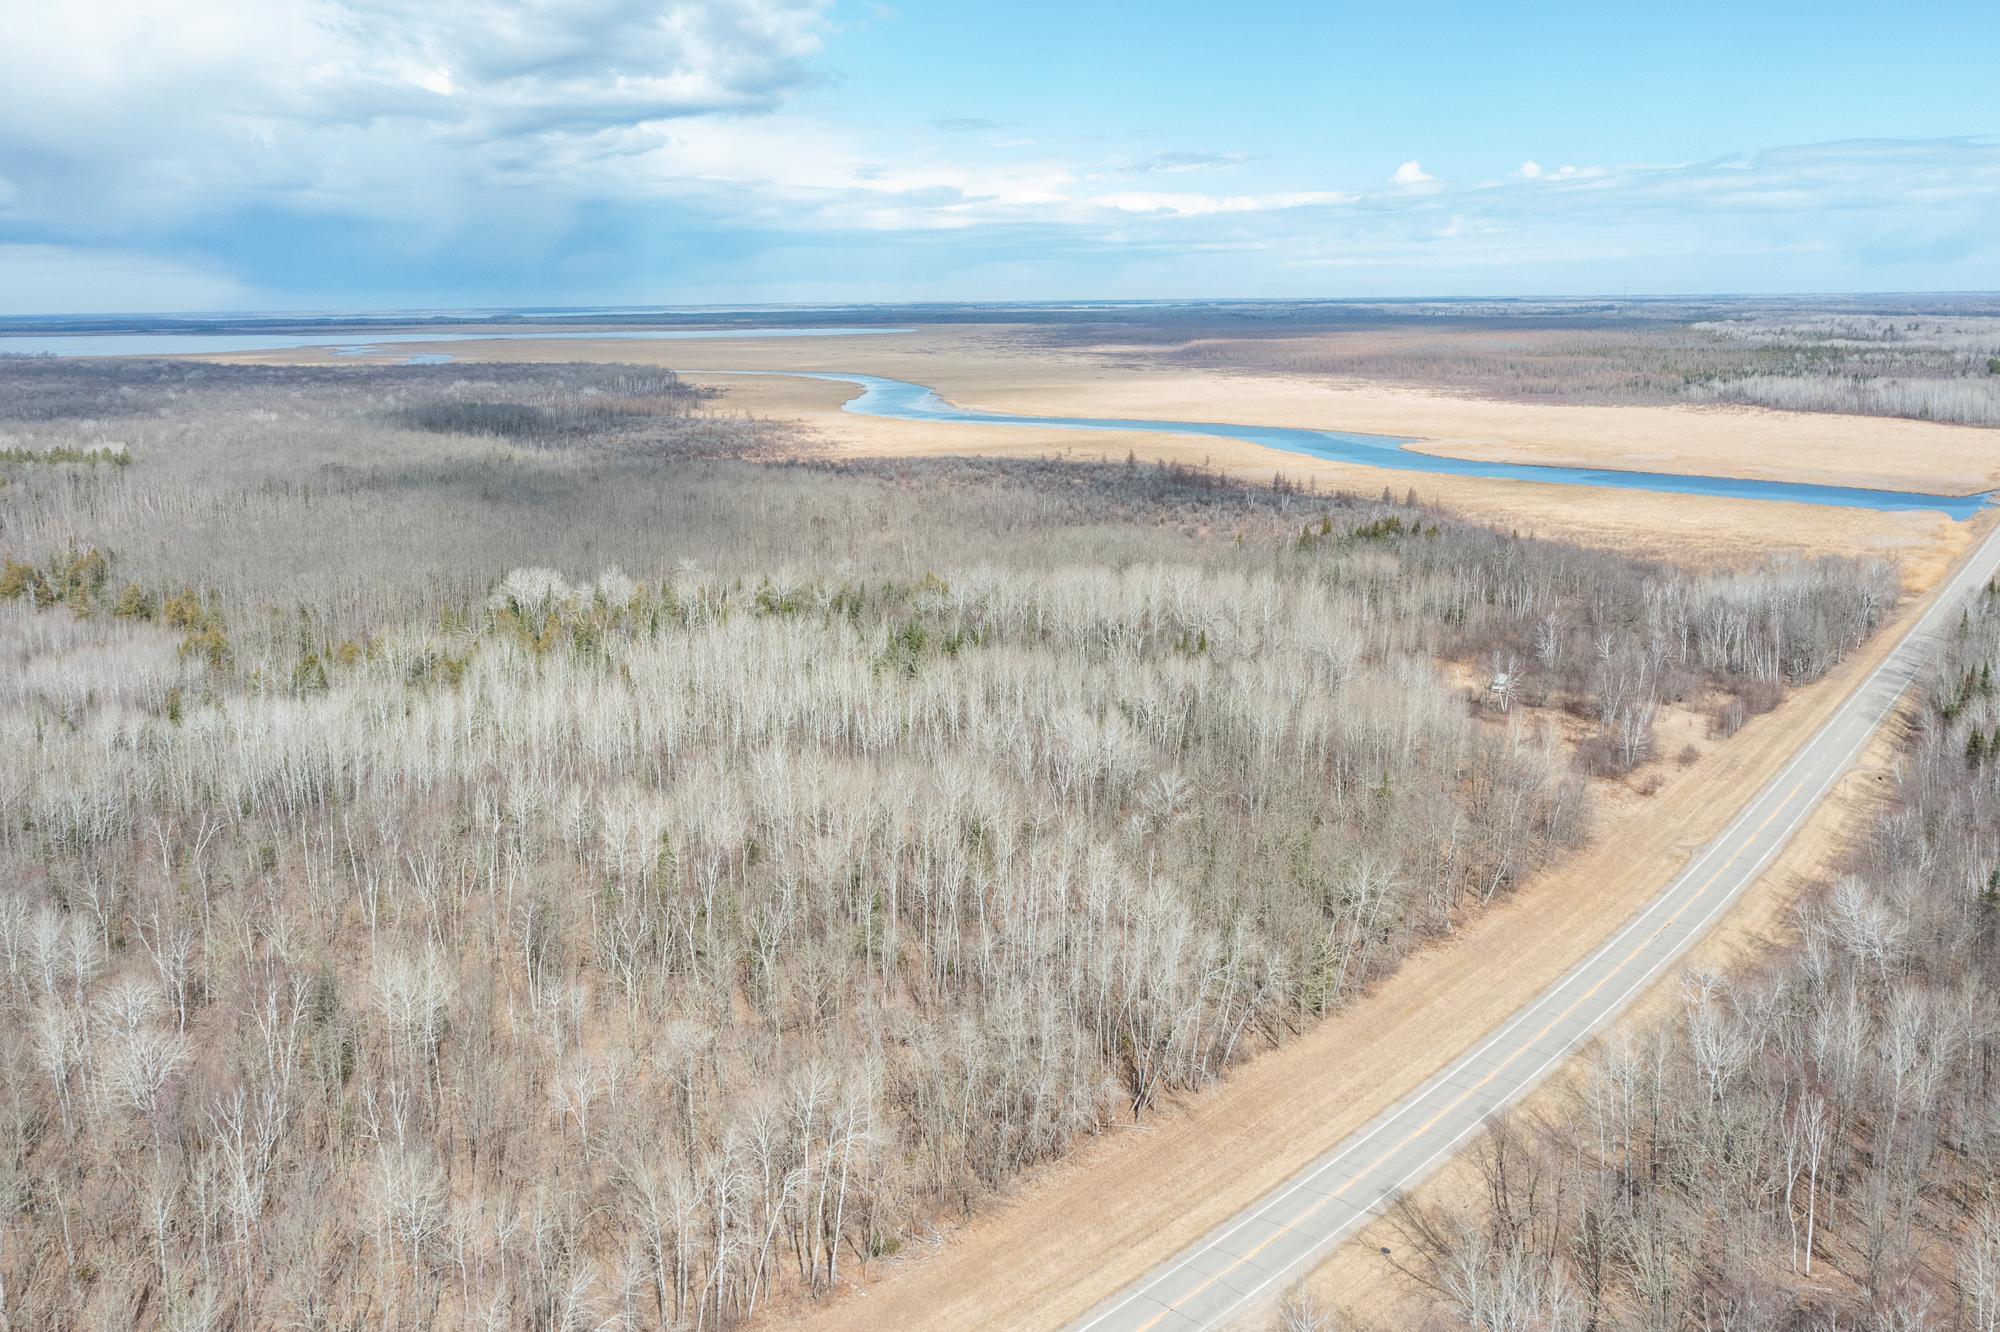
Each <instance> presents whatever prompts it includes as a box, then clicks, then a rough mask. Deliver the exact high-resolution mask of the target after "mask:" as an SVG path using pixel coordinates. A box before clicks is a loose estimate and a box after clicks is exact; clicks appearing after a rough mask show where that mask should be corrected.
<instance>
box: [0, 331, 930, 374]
mask: <svg viewBox="0 0 2000 1332" xmlns="http://www.w3.org/2000/svg"><path fill="white" fill-rule="evenodd" d="M910 331H911V330H910V329H907V328H712V329H711V328H698V329H651V328H648V329H629V328H626V329H610V330H600V331H584V330H572V329H565V330H563V331H561V332H553V333H463V332H460V333H437V332H429V333H395V332H379V331H376V330H373V329H371V330H369V331H367V332H363V333H7V334H0V355H7V354H10V353H11V354H13V355H17V356H198V355H201V354H202V353H204V352H253V351H290V350H292V349H293V348H297V347H331V348H333V349H334V350H335V351H336V352H338V353H342V354H345V355H350V356H369V355H374V354H376V351H377V349H379V348H382V347H402V346H407V345H409V344H411V343H420V342H422V343H428V342H526V341H534V342H559V341H577V342H582V341H589V342H684V341H691V340H694V339H714V340H721V339H724V338H842V337H857V336H860V335H862V334H866V333H908V332H910ZM450 359H451V358H450V357H449V356H446V357H445V358H444V360H446V361H449V360H450ZM409 364H413V365H435V364H441V362H438V361H432V360H427V359H425V360H420V359H418V358H415V357H412V358H411V360H410V362H409Z"/></svg>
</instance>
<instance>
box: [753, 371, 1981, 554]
mask: <svg viewBox="0 0 2000 1332" xmlns="http://www.w3.org/2000/svg"><path fill="white" fill-rule="evenodd" d="M737 373H747V374H761V373H772V372H766V371H740V372H737ZM788 373H789V376H790V377H793V378H800V379H825V380H832V381H834V382H835V383H842V384H854V385H858V386H859V387H860V389H861V392H860V394H859V395H857V396H855V397H853V398H850V399H848V401H847V403H846V405H845V408H846V410H847V411H850V412H854V413H857V414H858V415H861V416H886V417H893V418H895V419H897V420H902V421H941V422H954V423H958V424H963V425H994V426H1031V427H1035V428H1040V429H1048V428H1057V429H1063V430H1106V431H1124V432H1134V431H1145V432H1147V433H1149V434H1168V435H1210V436H1218V437H1220V438H1223V439H1240V440H1245V441H1248V442H1249V443H1252V444H1262V445H1264V446H1266V447H1268V448H1273V449H1282V450H1284V451H1285V452H1287V453H1300V454H1305V455H1307V456H1308V457H1313V458H1328V459H1331V460H1333V461H1335V462H1344V463H1355V464H1359V465H1360V466H1363V467H1382V468H1388V469H1391V470H1394V471H1398V472H1425V473H1430V474H1433V475H1438V476H1468V477H1480V478H1485V479H1490V480H1496V481H1539V482H1543V483H1545V484H1549V485H1558V486H1600V487H1604V488H1606V489H1610V490H1649V491H1653V492H1655V493H1658V494H1666V495H1708V496H1714V497H1718V498H1723V499H1751V500H1781V501H1787V502H1790V503H1793V504H1819V505H1830V506H1833V507H1838V508H1846V509H1878V510H1883V511H1888V512H1901V511H1909V510H1935V511H1937V512H1939V513H1944V514H1948V515H1950V516H1951V517H1952V518H1953V519H1957V520H1961V521H1962V520H1964V519H1966V518H1970V517H1972V516H1973V515H1974V514H1976V513H1978V512H1979V511H1980V510H1982V509H1984V508H1985V507H1986V505H1987V502H1988V500H1989V498H1990V496H1989V495H1986V494H1979V495H1924V494H1918V493H1916V492H1913V491H1902V490H1863V489H1859V488H1856V487H1850V486H1819V485H1808V484H1805V483H1803V482H1794V481H1749V480H1744V479H1742V478H1740V477H1729V476H1696V475H1683V474H1681V473H1676V472H1626V471H1617V470H1612V469H1599V468H1587V467H1543V466H1537V465H1535V464H1531V463H1504V462H1478V461H1474V460H1472V459H1469V458H1446V457H1439V456H1438V455H1436V454H1430V453H1417V452H1415V451H1414V450H1412V449H1410V448H1409V447H1408V446H1409V445H1410V444H1411V443H1413V442H1414V441H1412V440H1407V439H1398V438H1395V437H1393V436H1389V435H1354V434H1347V433H1344V432H1342V431H1338V430H1307V429H1303V428H1299V427H1293V426H1251V425H1230V424H1227V423H1223V422H1217V421H1143V420H1117V419H1112V418H1108V417H1095V416H1021V415H1014V414H1012V413H1006V412H975V411H969V410H967V409H965V408H963V407H956V406H953V405H952V404H951V403H949V402H946V401H945V400H944V399H943V398H941V397H939V396H938V395H937V393H936V392H935V391H933V390H931V389H928V388H925V387H924V386H923V385H922V384H912V383H908V382H906V381H904V380H900V379H883V378H880V377H879V376H876V375H856V374H845V373H832V372H819V371H794V372H788Z"/></svg>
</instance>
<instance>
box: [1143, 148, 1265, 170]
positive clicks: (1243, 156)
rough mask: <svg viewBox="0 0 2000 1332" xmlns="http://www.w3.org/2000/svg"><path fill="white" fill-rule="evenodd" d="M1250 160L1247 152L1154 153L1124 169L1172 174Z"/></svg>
mask: <svg viewBox="0 0 2000 1332" xmlns="http://www.w3.org/2000/svg"><path fill="white" fill-rule="evenodd" d="M1249 160H1250V156H1249V154H1247V153H1187V152H1168V153H1154V154H1153V155H1152V156H1151V157H1147V158H1142V159H1141V160H1139V161H1137V162H1133V163H1132V164H1130V165H1129V166H1127V167H1126V168H1125V170H1127V171H1130V172H1133V173H1135V174H1140V175H1151V174H1156V173H1157V174H1163V175H1173V174H1178V173H1181V172H1187V171H1209V170H1213V169H1215V168H1217V167H1230V166H1240V165H1242V164H1243V163H1245V162H1248V161H1249Z"/></svg>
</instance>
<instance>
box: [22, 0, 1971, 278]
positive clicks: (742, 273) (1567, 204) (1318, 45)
mask: <svg viewBox="0 0 2000 1332" xmlns="http://www.w3.org/2000/svg"><path fill="white" fill-rule="evenodd" d="M1995 51H2000V7H1996V6H1994V5H1993V4H1991V3H1990V0H1979V3H1958V0H1926V3H1923V4H1918V5H1906V6H1882V5H1880V4H1847V3H1842V2H1840V0H1831V2H1821V3H1811V4H1804V3H1796V4H1780V3H1769V2H1763V3H1760V2H1759V0H1732V2H1731V3H1726V4H1723V3H1707V0H1691V2H1690V3H1682V4H1679V5H1675V6H1659V5H1648V6H1643V7H1642V6H1636V5H1624V4H1618V3H1615V0H1614V2H1612V3H1606V2H1605V0H1597V2H1596V3H1592V4H1575V5H1571V4H1535V3H1516V4H1504V5H1503V4H1494V3H1492V2H1491V0H1482V2H1480V3H1466V4H1458V3H1442V2H1439V3H1421V2H1419V3H1410V4H1403V5H1385V4H1380V3H1376V4H1369V5H1358V4H1349V3H1344V2H1343V0H1318V2H1317V3H1281V2H1279V0H1261V2H1260V0H1243V2H1239V3H1237V4H1233V5H1217V4H1213V3H1191V2H1188V0H1150V2H1149V3H1147V4H1143V5H1141V4H1136V3H1109V2H1103V0H1067V3H1053V2H1046V0H1009V2H1008V3H1004V4H1003V3H995V2H993V0H900V3H890V4H883V3H852V2H850V0H651V2H650V3H643V2H640V0H515V2H513V3H500V2H498V0H175V3H173V4H171V5H161V4H159V3H158V0H65V3H62V4H54V3H47V4H29V5H24V6H20V7H19V9H18V11H17V12H15V13H12V14H10V15H9V17H8V20H7V32H6V36H5V39H4V40H0V313H11V314H20V313H57V312H100V311H130V312H140V311H179V310H307V309H313V310H359V309H417V308H438V307H496V306H533V305H544V304H546V305H565V306H598V305H650V304H752V303H786V302H791V303H811V302H853V301H884V302H894V301H980V300H1065V299H1120V298H1123V299H1177V298H1201V297H1388V296H1454V295H1465V296H1494V295H1559V294H1579V295H1582V294H1603V295H1626V294H1670V293H1721V292H1746V293H1761V292H1836V291H1839V292H1845V291H1938V290H1986V291H1990V290H1995V289H2000V77H1996V76H1995V74H1994V73H1993V69H1994V64H1993V58H1994V57H1993V53H1994V52H1995Z"/></svg>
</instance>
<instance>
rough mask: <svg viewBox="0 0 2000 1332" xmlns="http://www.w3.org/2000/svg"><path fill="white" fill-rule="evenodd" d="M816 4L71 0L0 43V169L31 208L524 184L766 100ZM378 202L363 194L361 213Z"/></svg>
mask: <svg viewBox="0 0 2000 1332" xmlns="http://www.w3.org/2000/svg"><path fill="white" fill-rule="evenodd" d="M827 6H828V0H665V2H664V3H654V4H640V3H606V2H605V0H541V2H540V3H534V4H519V3H513V2H511V0H450V3H434V2H432V0H177V3H174V4H171V5H159V4H157V3H154V0H69V2H68V3H62V4H39V5H30V6H24V7H22V12H21V13H20V14H18V15H10V16H9V25H8V29H9V30H8V33H7V39H6V41H5V42H4V43H0V89H4V91H0V174H4V175H7V176H10V177H12V178H13V179H14V182H15V185H16V189H17V191H18V192H19V194H20V195H22V196H24V197H25V198H26V199H28V200H29V201H30V202H29V203H27V204H26V205H22V206H25V207H30V208H33V209H34V210H35V211H37V212H38V213H39V214H40V215H42V216H43V217H45V218H67V219H70V220H75V221H79V222H85V223H88V222H90V221H92V220H94V219H96V218H101V217H102V215H103V214H104V213H105V212H106V211H107V209H110V210H113V211H119V212H138V213H152V214H155V215H157V214H158V213H159V212H160V211H161V210H165V211H166V212H167V213H168V214H173V213H184V212H189V211H195V212H198V211H200V210H203V209H207V208H211V207H213V206H215V205H217V204H225V205H226V204H229V203H243V202H266V201H270V200H281V201H284V202H286V203H291V204H300V205H304V206H308V207H311V206H315V205H318V206H325V205H328V204H337V205H338V204H345V203H346V202H347V201H351V200H352V199H353V198H354V197H355V196H357V195H359V194H362V193H367V192H373V193H375V194H377V195H378V196H379V195H381V194H384V193H390V194H393V192H394V191H395V190H397V189H399V188H409V189H413V190H414V192H415V199H414V200H413V202H414V203H415V205H416V206H417V207H418V208H422V207H425V206H428V205H429V204H430V202H431V201H432V200H433V199H434V197H435V196H436V195H437V194H438V193H439V191H440V190H442V189H447V188H449V187H451V186H452V185H453V184H454V183H455V182H456V183H459V184H465V185H477V184H488V183H493V182H500V183H502V184H506V185H521V184H526V183H531V182H533V181H534V180H536V179H538V178H543V177H545V176H546V175H547V174H548V173H549V171H550V170H551V169H552V168H554V167H557V166H568V165H573V164H574V162H575V160H576V159H577V158H578V157H589V156H594V155H597V154H600V153H615V152H617V151H619V150H620V149H621V148H622V147H623V146H624V145H623V144H621V142H620V140H619V134H620V132H622V131H624V130H627V129H629V128H630V127H632V126H635V125H646V124H650V123H658V122H671V121H673V120H675V119H677V118H682V117H689V116H699V115H704V114H710V113H715V112H742V111H761V110H768V109H770V108H772V107H775V106H777V105H778V104H779V103H780V102H781V100H782V99H783V98H784V96H785V95H786V94H787V93H788V92H790V91H791V90H793V89H795V88H797V87H799V86H801V85H803V84H804V83H805V82H807V81H808V80H809V79H810V78H811V77H812V75H811V72H810V70H809V68H808V65H807V61H808V59H809V58H810V57H811V56H812V55H813V54H814V52H815V51H816V50H817V49H818V45H819V41H820V36H821V33H822V31H823V30H824V29H825V26H826V10H827ZM372 206H373V207H374V208H377V209H379V208H382V207H384V204H383V202H382V201H381V200H380V199H379V198H378V199H377V200H376V201H375V202H374V204H373V205H372Z"/></svg>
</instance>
